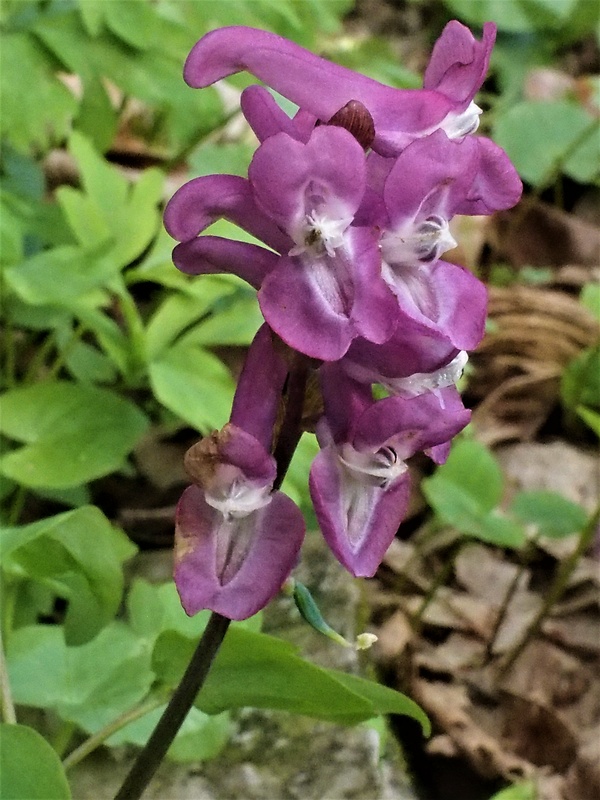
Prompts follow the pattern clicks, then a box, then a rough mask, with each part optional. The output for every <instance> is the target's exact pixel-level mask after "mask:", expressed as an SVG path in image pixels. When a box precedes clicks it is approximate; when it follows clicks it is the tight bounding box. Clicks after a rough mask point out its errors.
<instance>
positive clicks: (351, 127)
mask: <svg viewBox="0 0 600 800" xmlns="http://www.w3.org/2000/svg"><path fill="white" fill-rule="evenodd" d="M327 124H328V125H337V127H339V128H345V129H346V130H347V131H349V132H350V133H351V134H352V136H354V138H355V139H356V141H357V142H358V143H359V144H360V145H361V146H362V147H363V149H365V150H368V149H369V147H371V145H372V144H373V139H374V138H375V124H374V122H373V117H372V116H371V114H370V113H369V111H368V109H367V108H366V106H364V105H363V104H362V103H361V102H359V101H358V100H350V102H348V103H346V105H345V106H344V107H343V108H340V110H339V111H336V112H335V114H334V115H333V117H332V118H331V119H330V120H329V122H328V123H327Z"/></svg>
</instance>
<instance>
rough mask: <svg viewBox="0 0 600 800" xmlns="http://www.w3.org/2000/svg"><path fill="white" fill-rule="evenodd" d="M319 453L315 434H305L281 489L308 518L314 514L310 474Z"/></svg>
mask: <svg viewBox="0 0 600 800" xmlns="http://www.w3.org/2000/svg"><path fill="white" fill-rule="evenodd" d="M318 452H319V444H318V442H317V437H316V436H315V435H314V433H303V434H302V438H301V439H300V443H299V444H298V447H297V448H296V451H295V452H294V455H293V457H292V463H291V464H290V468H289V469H288V471H287V473H286V476H285V478H284V481H283V485H282V487H281V489H282V491H283V492H285V494H287V495H288V497H291V498H292V500H293V501H294V502H295V503H296V504H297V505H299V506H300V508H301V509H302V511H303V512H304V514H305V516H307V517H308V516H309V515H311V514H314V510H313V508H312V503H311V501H310V495H309V492H308V473H309V472H310V466H311V464H312V462H313V460H314V458H315V456H316V455H317V453H318ZM315 527H316V526H315ZM309 530H310V527H309Z"/></svg>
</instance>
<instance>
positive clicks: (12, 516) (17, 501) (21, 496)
mask: <svg viewBox="0 0 600 800" xmlns="http://www.w3.org/2000/svg"><path fill="white" fill-rule="evenodd" d="M26 497H27V489H26V488H25V487H24V486H23V485H22V484H19V485H18V486H17V488H16V490H15V496H14V498H13V501H12V503H11V506H10V512H9V514H8V520H7V521H8V524H9V525H17V524H18V522H19V517H20V516H21V512H22V511H23V506H24V505H25V498H26Z"/></svg>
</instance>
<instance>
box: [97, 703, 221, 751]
mask: <svg viewBox="0 0 600 800" xmlns="http://www.w3.org/2000/svg"><path fill="white" fill-rule="evenodd" d="M165 708H166V705H164V706H160V707H159V708H157V709H154V710H153V711H151V712H150V713H148V714H146V715H145V716H143V717H140V719H137V720H135V721H134V722H130V723H129V724H128V725H125V727H124V728H121V730H119V731H117V733H115V734H113V735H112V736H111V737H110V738H109V739H107V740H106V743H107V744H108V745H110V746H111V747H116V746H118V745H121V744H125V743H129V744H135V745H138V747H143V746H144V745H145V744H146V742H147V741H148V739H149V737H150V734H151V733H152V731H153V730H154V728H155V727H156V725H157V723H158V721H159V719H160V717H161V715H162V713H163V711H164V710H165ZM231 733H232V726H231V719H230V716H229V714H228V713H227V712H224V713H223V714H217V715H215V716H209V715H208V714H204V713H203V712H202V711H200V710H199V709H198V708H194V707H192V708H191V709H190V711H189V712H188V714H187V716H186V718H185V720H184V721H183V724H182V726H181V728H180V729H179V732H178V733H177V736H176V737H175V740H174V742H173V744H172V745H171V747H170V748H169V750H168V751H167V758H169V759H170V760H171V761H179V762H189V761H207V760H209V759H211V758H215V757H216V756H218V755H219V753H220V752H221V750H222V749H223V747H224V746H225V745H226V744H227V742H228V741H229V737H230V736H231Z"/></svg>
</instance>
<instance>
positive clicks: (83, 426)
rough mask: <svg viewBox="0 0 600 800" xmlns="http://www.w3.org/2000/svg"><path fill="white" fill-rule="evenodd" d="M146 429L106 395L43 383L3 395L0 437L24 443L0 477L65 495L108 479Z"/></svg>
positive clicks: (121, 402)
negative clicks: (3, 435) (57, 491)
mask: <svg viewBox="0 0 600 800" xmlns="http://www.w3.org/2000/svg"><path fill="white" fill-rule="evenodd" d="M147 427H148V419H147V417H146V415H145V414H143V413H142V412H141V411H140V410H139V409H138V408H137V407H136V406H135V405H134V404H133V403H131V402H130V401H129V400H125V399H124V398H122V397H120V396H119V395H117V394H115V393H114V392H111V391H109V390H108V389H99V388H97V387H93V386H81V385H79V384H75V383H68V382H66V381H47V382H45V383H38V384H35V385H33V386H26V387H23V388H19V389H13V390H11V391H8V392H6V393H5V394H4V395H3V397H2V415H1V417H0V432H2V433H4V434H5V435H6V436H7V437H9V438H12V439H16V440H17V441H19V442H24V443H26V444H25V446H24V447H21V448H18V449H16V450H13V451H11V452H8V453H7V454H5V455H4V456H3V458H2V459H1V460H0V471H1V472H2V473H3V474H4V475H6V476H7V477H9V478H12V479H13V480H15V481H17V482H18V483H22V484H23V485H24V486H31V487H32V488H37V487H39V488H44V487H47V488H52V489H66V488H68V487H71V486H76V485H78V484H80V483H87V482H88V481H90V480H93V479H95V478H99V477H101V476H102V475H108V474H109V473H111V472H114V471H115V470H117V469H119V468H120V467H121V466H122V464H123V461H124V459H125V457H126V456H127V454H128V453H130V452H131V450H132V449H133V447H134V446H135V444H136V442H137V441H138V440H139V439H140V437H141V436H142V434H143V433H144V432H145V430H146V428H147Z"/></svg>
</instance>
